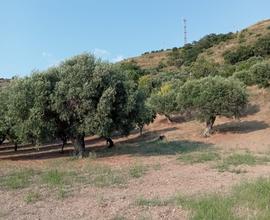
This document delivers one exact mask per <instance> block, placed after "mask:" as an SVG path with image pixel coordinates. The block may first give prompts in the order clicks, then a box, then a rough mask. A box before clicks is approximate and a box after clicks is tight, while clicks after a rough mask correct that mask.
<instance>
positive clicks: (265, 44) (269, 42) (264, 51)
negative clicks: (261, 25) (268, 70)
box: [254, 36, 270, 57]
mask: <svg viewBox="0 0 270 220" xmlns="http://www.w3.org/2000/svg"><path fill="white" fill-rule="evenodd" d="M254 53H255V55H256V56H263V57H265V56H268V55H270V36H266V37H262V38H260V39H258V40H257V42H256V43H255V48H254Z"/></svg>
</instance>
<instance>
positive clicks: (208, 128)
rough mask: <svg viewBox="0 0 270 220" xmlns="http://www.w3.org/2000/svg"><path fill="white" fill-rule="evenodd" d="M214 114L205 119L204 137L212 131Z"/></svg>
mask: <svg viewBox="0 0 270 220" xmlns="http://www.w3.org/2000/svg"><path fill="white" fill-rule="evenodd" d="M215 120H216V116H211V117H210V118H209V119H208V120H207V121H206V128H205V130H204V132H203V136H204V137H209V136H210V135H211V133H212V131H213V125H214V123H215Z"/></svg>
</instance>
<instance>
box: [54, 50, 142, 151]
mask: <svg viewBox="0 0 270 220" xmlns="http://www.w3.org/2000/svg"><path fill="white" fill-rule="evenodd" d="M58 70H59V73H60V74H59V76H60V80H59V81H58V82H57V83H56V87H55V90H54V93H53V95H52V110H53V111H54V112H56V113H57V114H58V115H59V119H60V120H61V121H63V122H65V123H67V124H68V125H69V131H68V133H69V136H70V139H71V141H72V143H73V145H74V147H75V153H76V154H77V155H82V154H83V153H84V151H85V143H84V137H85V135H99V136H102V137H105V138H106V139H107V140H108V141H109V142H110V143H111V144H112V141H111V139H110V138H109V137H110V136H111V135H112V134H113V133H114V132H118V133H120V134H124V135H127V134H128V133H129V132H130V131H131V130H132V129H133V128H134V126H135V125H136V123H135V119H136V116H137V113H136V102H137V101H138V98H137V93H136V90H137V87H136V84H135V83H134V82H133V81H131V80H129V79H128V77H127V76H125V74H124V72H123V73H122V72H121V68H119V67H114V66H113V65H111V64H108V63H103V62H101V61H99V60H96V59H95V57H93V56H92V55H89V54H82V55H79V56H75V57H73V58H71V59H68V60H66V61H64V62H63V63H61V64H60V66H59V67H58Z"/></svg>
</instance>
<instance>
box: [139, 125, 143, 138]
mask: <svg viewBox="0 0 270 220" xmlns="http://www.w3.org/2000/svg"><path fill="white" fill-rule="evenodd" d="M139 130H140V136H142V134H143V125H139Z"/></svg>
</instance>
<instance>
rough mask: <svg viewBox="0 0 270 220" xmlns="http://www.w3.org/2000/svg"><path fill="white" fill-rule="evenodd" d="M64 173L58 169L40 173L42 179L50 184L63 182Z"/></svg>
mask: <svg viewBox="0 0 270 220" xmlns="http://www.w3.org/2000/svg"><path fill="white" fill-rule="evenodd" d="M65 175H66V173H64V172H60V171H58V170H49V171H46V172H45V173H43V174H42V181H43V182H44V183H45V184H47V185H50V186H59V185H63V184H64V178H65Z"/></svg>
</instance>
